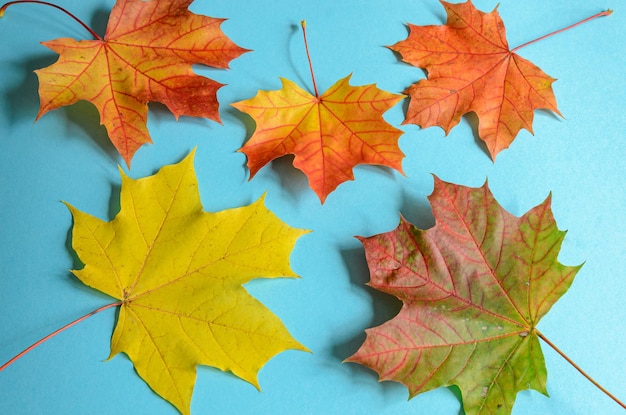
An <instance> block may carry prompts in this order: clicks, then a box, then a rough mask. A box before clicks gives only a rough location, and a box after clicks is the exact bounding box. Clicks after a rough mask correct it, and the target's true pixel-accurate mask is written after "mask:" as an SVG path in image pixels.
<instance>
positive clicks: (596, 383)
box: [535, 330, 626, 409]
mask: <svg viewBox="0 0 626 415" xmlns="http://www.w3.org/2000/svg"><path fill="white" fill-rule="evenodd" d="M535 333H537V336H539V338H540V339H541V340H543V341H544V342H546V343H547V344H548V346H550V347H552V348H553V349H554V351H556V352H557V353H558V354H560V355H561V357H563V359H565V360H566V361H567V363H569V364H570V365H572V366H574V369H576V370H578V371H579V372H580V373H581V374H582V375H583V376H584V377H586V378H587V380H589V381H590V382H591V383H593V384H594V385H595V387H596V388H598V389H600V390H601V391H602V392H604V393H605V394H606V395H607V396H608V397H609V398H611V399H613V400H614V401H615V402H617V404H618V405H620V406H621V407H622V408H624V409H626V404H625V403H624V402H622V401H620V400H619V399H617V397H616V396H615V395H613V394H612V393H611V392H609V391H608V390H606V389H605V388H604V387H603V386H602V385H600V384H599V383H598V382H597V381H596V380H595V379H593V378H592V377H591V376H589V375H588V374H587V373H586V372H585V371H584V370H582V369H581V368H580V366H578V365H577V364H576V363H574V362H573V361H572V359H570V358H569V357H568V356H567V355H566V354H565V353H563V352H562V351H561V349H559V348H558V347H556V345H555V344H554V343H552V342H551V341H550V340H548V338H547V337H546V336H544V335H543V333H541V332H540V331H539V330H535Z"/></svg>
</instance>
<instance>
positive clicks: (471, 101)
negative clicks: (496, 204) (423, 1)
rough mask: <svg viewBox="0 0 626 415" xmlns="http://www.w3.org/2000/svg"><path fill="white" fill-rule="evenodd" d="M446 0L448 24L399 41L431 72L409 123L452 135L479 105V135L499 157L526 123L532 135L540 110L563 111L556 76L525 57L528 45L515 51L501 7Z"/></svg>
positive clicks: (415, 93) (416, 95) (405, 55)
mask: <svg viewBox="0 0 626 415" xmlns="http://www.w3.org/2000/svg"><path fill="white" fill-rule="evenodd" d="M441 3H442V4H443V6H444V8H445V9H446V13H447V16H448V20H447V23H446V24H445V25H443V26H415V25H409V28H410V33H409V36H408V38H407V39H405V40H403V41H400V42H398V43H396V44H395V45H393V46H391V49H392V50H394V51H396V52H398V53H400V55H401V56H402V59H403V60H404V61H405V62H407V63H410V64H412V65H415V66H418V67H420V68H424V69H425V70H426V71H427V72H428V79H427V80H420V81H419V82H417V83H415V84H413V85H412V86H410V87H409V88H408V89H407V91H406V93H407V94H409V95H410V97H411V101H410V104H409V108H408V111H407V114H406V119H405V121H404V123H413V124H418V125H420V126H421V127H422V128H426V127H431V126H434V125H438V126H440V127H442V128H443V129H444V130H445V132H446V134H447V133H448V132H449V131H450V129H451V128H452V127H454V126H455V125H456V124H458V123H459V121H460V119H461V116H462V115H464V114H466V113H468V112H472V111H473V112H475V113H476V115H477V116H478V119H479V123H478V135H479V136H480V138H481V139H482V140H483V141H484V142H485V143H486V144H487V148H488V150H489V153H490V155H491V158H492V159H493V160H495V158H496V155H497V154H498V153H499V152H500V151H502V150H504V149H506V148H508V147H509V145H510V144H511V143H512V142H513V140H514V139H515V136H516V135H517V133H518V132H519V131H520V130H521V129H522V128H524V129H526V130H528V131H530V132H531V133H532V121H533V111H534V110H536V109H540V108H541V109H547V110H550V111H553V112H554V113H556V114H559V115H561V114H560V112H559V110H558V109H557V105H556V99H555V97H554V93H553V92H552V86H551V85H552V83H553V82H554V81H555V79H554V78H551V77H550V76H548V75H546V74H545V73H544V72H543V71H542V70H541V69H539V68H538V67H537V66H535V65H534V64H532V63H531V62H529V61H528V60H526V59H524V58H522V57H520V56H519V55H517V54H516V53H515V51H516V50H517V49H519V48H520V47H521V46H520V47H517V48H515V49H513V50H509V45H508V42H507V40H506V33H505V28H504V23H503V22H502V19H501V18H500V15H499V13H498V11H497V9H494V10H493V11H492V12H490V13H483V12H481V11H479V10H477V9H476V8H475V7H474V5H473V4H472V2H471V0H468V1H467V2H465V3H459V4H451V3H446V2H445V1H442V2H441ZM522 46H524V45H522Z"/></svg>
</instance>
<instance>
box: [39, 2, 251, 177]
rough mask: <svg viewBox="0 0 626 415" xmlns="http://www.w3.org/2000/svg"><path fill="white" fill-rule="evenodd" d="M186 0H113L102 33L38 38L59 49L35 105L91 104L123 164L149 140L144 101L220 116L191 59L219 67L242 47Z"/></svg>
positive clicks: (43, 72)
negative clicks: (79, 37) (77, 37)
mask: <svg viewBox="0 0 626 415" xmlns="http://www.w3.org/2000/svg"><path fill="white" fill-rule="evenodd" d="M192 1H193V0H168V1H164V0H152V1H145V0H118V1H117V2H116V3H115V5H114V6H113V9H112V11H111V16H110V18H109V22H108V25H107V29H106V34H105V36H104V38H99V37H98V35H96V34H95V33H93V31H92V34H94V35H95V36H96V37H97V39H96V40H80V41H77V40H74V39H57V40H53V41H49V42H43V44H44V45H45V46H47V47H48V48H50V49H52V50H53V51H55V52H56V53H58V54H59V60H58V61H57V62H56V63H54V64H52V65H51V66H49V67H47V68H44V69H40V70H37V71H35V72H36V73H37V76H38V77H39V83H40V84H39V95H40V101H41V103H40V104H41V105H40V110H39V114H38V115H37V118H39V117H41V116H42V115H43V114H45V113H46V112H48V111H50V110H53V109H56V108H59V107H63V106H66V105H71V104H73V103H75V102H78V101H80V100H87V101H89V102H91V103H92V104H94V105H95V106H96V108H97V109H98V112H99V114H100V121H101V124H103V125H104V126H105V127H106V130H107V132H108V134H109V138H110V139H111V142H112V143H113V145H114V146H115V148H116V149H117V150H118V152H119V153H120V155H121V156H122V158H123V159H124V160H125V161H126V163H127V164H128V165H130V162H131V159H132V157H133V155H134V154H135V152H136V151H137V149H138V148H139V147H140V146H141V145H143V144H145V143H150V142H151V141H152V140H151V138H150V135H149V133H148V130H147V127H146V121H147V114H148V106H147V104H148V102H160V103H162V104H164V105H166V106H167V107H168V108H169V110H170V111H171V112H172V113H173V114H174V116H175V117H176V118H178V117H179V116H180V115H188V116H193V117H207V118H210V119H212V120H215V121H218V122H219V121H220V116H219V112H218V106H219V105H218V102H217V90H218V89H219V88H220V87H221V86H222V85H221V84H220V83H218V82H216V81H214V80H212V79H209V78H205V77H202V76H198V75H196V74H194V72H193V71H192V67H191V65H192V64H204V65H208V66H212V67H216V68H226V67H227V66H228V63H229V62H230V61H231V60H232V59H234V58H236V57H238V56H239V55H241V54H242V53H243V52H246V50H245V49H242V48H240V47H239V46H237V45H235V44H234V43H233V42H232V41H231V40H230V39H229V38H228V37H226V36H225V35H224V34H223V33H222V31H221V29H220V25H221V23H222V22H223V21H224V19H217V18H212V17H207V16H201V15H197V14H194V13H191V12H190V11H189V10H188V9H187V7H188V6H189V5H190V4H191V3H192Z"/></svg>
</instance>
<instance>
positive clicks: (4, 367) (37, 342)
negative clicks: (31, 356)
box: [0, 301, 122, 372]
mask: <svg viewBox="0 0 626 415" xmlns="http://www.w3.org/2000/svg"><path fill="white" fill-rule="evenodd" d="M119 305H122V302H121V301H116V302H114V303H111V304H107V305H105V306H102V307H100V308H98V309H96V310H93V311H92V312H90V313H87V314H85V315H84V316H82V317H80V318H78V319H76V320H74V321H72V322H71V323H68V324H66V325H65V326H63V327H61V328H60V329H57V330H55V331H53V332H52V333H50V334H48V335H47V336H46V337H44V338H42V339H40V340H37V341H36V342H35V343H33V344H31V345H30V346H28V347H27V348H26V349H24V350H22V351H21V352H20V353H18V354H17V355H15V356H14V357H13V358H12V359H11V360H9V361H8V362H6V363H5V364H3V365H2V366H0V372H2V371H3V370H4V369H6V368H7V367H8V366H9V365H11V363H13V362H15V361H16V360H18V359H19V358H20V357H22V356H24V355H25V354H26V353H28V352H30V351H31V350H33V349H34V348H35V347H37V346H39V345H40V344H42V343H44V342H46V341H47V340H50V339H51V338H52V337H54V336H56V335H57V334H59V333H61V332H63V331H65V330H67V329H69V328H70V327H72V326H74V325H76V324H78V323H80V322H81V321H83V320H86V319H87V318H89V317H91V316H93V315H94V314H98V313H99V312H101V311H104V310H107V309H109V308H113V307H117V306H119Z"/></svg>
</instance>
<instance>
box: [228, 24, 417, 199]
mask: <svg viewBox="0 0 626 415" xmlns="http://www.w3.org/2000/svg"><path fill="white" fill-rule="evenodd" d="M303 29H304V23H303ZM304 33H305V43H306V32H304ZM307 53H308V48H307ZM309 61H310V60H309ZM311 73H313V72H312V69H311ZM281 81H282V88H281V89H280V90H277V91H259V92H258V94H257V95H256V96H255V97H254V98H251V99H248V100H245V101H241V102H237V103H234V104H232V105H233V106H234V107H235V108H237V109H238V110H240V111H242V112H245V113H246V114H248V115H250V116H251V117H252V118H253V119H254V121H255V122H256V130H255V132H254V134H253V135H252V137H251V138H250V139H249V140H248V141H247V142H246V143H245V145H244V146H243V147H242V148H241V150H240V151H241V152H243V153H245V154H246V156H247V158H248V168H249V169H250V178H252V177H253V176H254V175H255V174H256V173H257V172H258V171H259V170H260V169H261V168H262V167H263V166H265V165H266V164H267V163H269V162H270V161H272V160H274V159H275V158H278V157H281V156H284V155H287V154H293V155H294V156H295V158H294V161H293V165H294V167H296V168H297V169H299V170H301V171H302V172H304V174H305V175H306V176H307V177H308V180H309V185H310V187H311V189H313V191H315V193H316V194H317V196H318V197H319V198H320V200H321V201H322V203H324V201H325V200H326V197H327V196H328V195H329V194H330V193H331V192H332V191H333V190H335V188H337V186H339V185H340V184H341V183H343V182H345V181H347V180H353V179H354V175H353V173H352V169H353V167H355V166H356V165H358V164H377V165H383V166H388V167H391V168H394V169H396V170H398V171H399V172H402V158H403V157H404V154H403V153H402V151H401V150H400V149H399V147H398V138H399V137H400V135H401V134H402V131H400V130H398V129H397V128H395V127H393V126H391V125H390V124H389V123H387V122H386V121H385V120H384V118H383V113H384V112H385V111H387V110H388V109H389V108H391V107H392V106H394V105H395V104H397V103H398V102H399V101H400V100H402V99H403V97H402V96H401V95H397V94H392V93H389V92H386V91H383V90H380V89H378V88H377V87H376V86H375V85H365V86H357V87H355V86H351V85H350V76H347V77H346V78H343V79H340V80H339V81H337V83H335V84H334V85H333V86H331V87H330V88H329V89H328V90H327V91H326V92H325V93H324V94H322V95H320V94H319V93H318V91H317V86H316V85H315V78H314V77H313V85H314V88H315V95H311V94H310V93H308V92H306V91H305V90H303V89H302V88H300V87H299V86H298V85H296V84H295V83H293V82H292V81H289V80H287V79H283V78H281Z"/></svg>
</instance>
